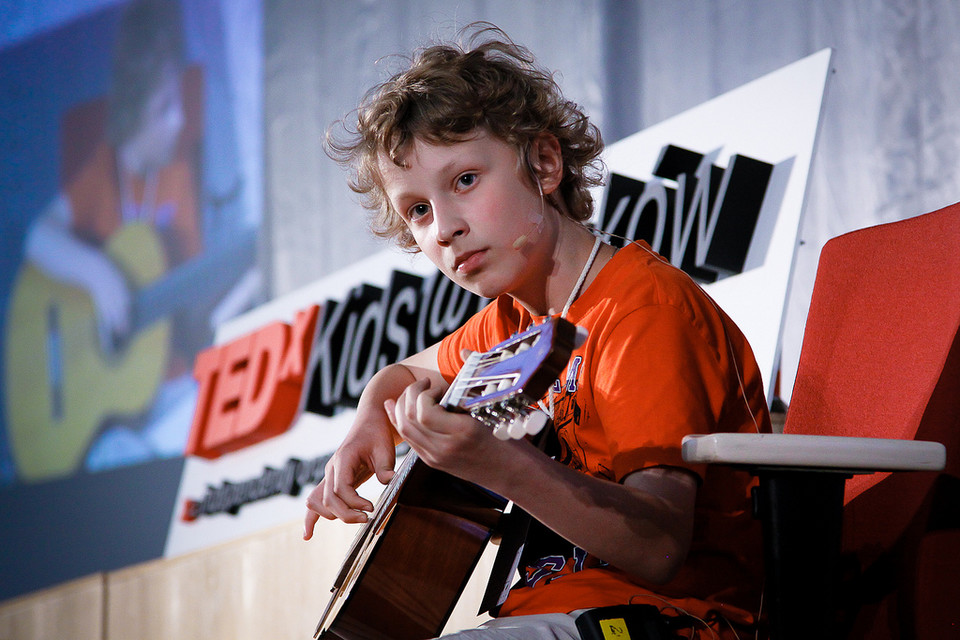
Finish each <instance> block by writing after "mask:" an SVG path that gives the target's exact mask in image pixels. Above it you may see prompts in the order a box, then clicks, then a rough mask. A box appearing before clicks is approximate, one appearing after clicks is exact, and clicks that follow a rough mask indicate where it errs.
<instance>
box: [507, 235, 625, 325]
mask: <svg viewBox="0 0 960 640" xmlns="http://www.w3.org/2000/svg"><path fill="white" fill-rule="evenodd" d="M560 220H561V224H560V225H559V228H558V234H557V241H556V244H555V248H554V254H553V271H552V272H551V273H550V275H549V276H548V277H547V278H546V280H545V282H543V286H542V287H540V288H539V289H538V291H539V293H540V296H539V297H540V300H539V301H535V300H532V299H524V300H521V299H519V298H517V302H518V303H520V305H521V306H523V307H524V308H525V309H526V310H527V311H528V312H529V313H530V314H531V315H533V316H535V317H540V316H554V315H558V314H560V313H561V312H562V311H563V309H564V307H565V306H566V304H567V302H568V301H569V300H571V298H572V299H574V300H575V299H576V298H577V297H579V296H580V295H581V294H582V293H583V292H584V291H586V289H587V288H588V287H589V286H590V283H591V282H593V280H594V279H595V278H596V276H597V274H598V273H599V272H600V270H601V269H602V268H603V265H604V264H606V263H607V262H608V261H609V260H610V257H611V256H612V255H613V248H612V247H610V246H609V245H606V244H602V245H601V246H600V249H599V252H598V253H597V255H596V257H595V258H594V260H593V261H592V264H591V265H589V267H588V265H587V262H588V260H589V259H590V254H591V252H592V251H593V245H594V242H595V239H596V238H595V236H594V235H593V234H592V233H590V231H589V230H587V228H586V227H584V226H583V225H582V224H581V223H579V222H576V221H574V220H572V219H570V218H567V217H561V218H560ZM584 269H586V270H587V273H586V275H584V277H583V282H582V284H581V285H580V287H579V290H578V291H574V289H575V288H577V283H578V281H579V280H580V277H581V275H582V272H583V271H584Z"/></svg>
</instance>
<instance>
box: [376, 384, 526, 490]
mask: <svg viewBox="0 0 960 640" xmlns="http://www.w3.org/2000/svg"><path fill="white" fill-rule="evenodd" d="M442 397H443V390H442V389H438V388H432V387H431V386H430V381H429V380H418V381H416V382H414V383H413V384H411V385H410V386H408V387H407V388H406V390H404V392H403V393H402V394H400V396H399V397H398V398H397V399H396V400H395V401H393V400H387V401H386V402H385V403H384V408H385V409H386V412H387V416H388V417H389V418H390V421H391V422H392V423H393V426H394V427H395V428H396V429H397V431H398V432H399V433H400V435H401V436H402V437H403V438H404V440H406V441H407V442H408V443H409V444H410V446H411V447H413V449H414V450H415V451H416V452H417V454H418V455H419V456H420V458H421V460H423V461H424V462H425V463H426V464H428V465H429V466H431V467H433V468H434V469H439V470H440V471H446V472H447V473H450V474H452V475H455V476H457V477H459V478H462V479H464V480H469V481H471V482H475V483H477V484H480V485H484V486H486V485H485V480H487V479H488V477H489V476H490V475H491V473H492V472H493V469H494V468H495V467H496V464H497V460H498V459H502V458H499V456H500V455H504V454H505V453H506V452H507V451H508V448H509V445H510V443H508V442H504V441H501V440H498V439H497V438H495V437H494V436H493V434H492V432H491V431H490V429H488V428H487V427H485V426H484V425H483V424H482V423H481V422H479V421H478V420H476V419H475V418H473V417H471V416H470V415H468V414H465V413H456V412H452V411H447V410H446V409H444V408H443V407H442V406H441V405H440V404H439V403H440V399H441V398H442ZM493 474H494V475H495V472H493Z"/></svg>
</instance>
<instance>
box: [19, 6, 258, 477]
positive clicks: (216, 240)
mask: <svg viewBox="0 0 960 640" xmlns="http://www.w3.org/2000/svg"><path fill="white" fill-rule="evenodd" d="M218 11H219V9H218V5H217V4H215V3H193V2H183V3H181V2H177V1H169V0H165V1H164V0H136V1H134V2H129V3H122V4H120V5H118V6H114V7H111V8H109V9H106V10H101V11H98V12H95V13H93V14H90V15H88V16H85V17H82V18H79V19H77V20H76V21H74V22H71V23H69V24H68V25H66V26H64V27H61V28H59V29H57V30H55V31H52V32H48V33H46V34H43V35H41V36H39V37H37V38H34V39H33V40H30V41H28V42H26V43H23V44H20V45H18V46H15V47H13V48H10V49H8V50H7V51H4V52H0V56H2V57H3V58H4V61H3V63H2V64H3V67H4V68H5V69H16V70H17V71H15V72H11V73H6V72H5V73H4V76H3V79H2V80H0V83H2V84H3V85H6V86H4V87H3V89H2V90H3V93H4V95H6V96H18V98H17V99H14V100H12V101H6V100H5V101H4V102H5V103H6V104H5V105H4V106H3V107H2V110H3V111H5V112H6V113H5V114H4V117H3V119H4V121H5V122H16V123H18V125H17V126H16V127H14V128H13V130H12V131H8V132H7V133H6V134H5V135H4V138H3V140H2V143H0V157H2V159H3V163H4V166H5V167H11V168H12V171H7V170H5V174H7V175H6V176H5V178H4V184H2V185H0V189H2V192H3V194H4V197H3V204H2V205H0V207H3V209H4V211H3V213H2V216H3V218H4V219H5V220H9V221H10V222H11V225H10V226H11V227H12V229H11V232H12V233H10V234H7V233H6V232H5V233H4V235H8V237H7V238H5V239H4V242H12V243H16V244H17V245H18V246H15V247H14V249H13V251H5V252H3V253H4V256H3V258H2V260H3V262H2V263H0V308H3V310H4V316H3V320H2V321H0V329H2V331H0V346H2V354H3V360H2V385H3V386H2V390H3V394H2V398H3V399H2V419H0V436H2V438H0V484H16V483H35V482H42V481H47V480H53V479H58V478H63V477H65V476H70V475H72V474H75V473H78V472H81V471H84V472H97V471H102V470H105V469H113V468H117V467H122V466H128V465H131V464H136V463H140V462H144V461H147V460H151V459H156V458H163V457H171V456H177V455H182V453H183V448H184V444H185V441H186V436H187V432H188V430H189V425H190V416H191V414H192V411H193V407H194V404H195V396H196V382H195V381H194V380H193V377H192V375H191V369H192V363H193V358H194V356H195V354H196V353H197V351H198V350H199V349H201V348H203V347H205V346H207V345H208V344H209V342H210V339H211V336H212V330H213V328H214V325H215V323H216V322H217V321H218V320H219V319H223V318H227V317H230V316H231V315H234V314H236V313H238V312H240V311H243V310H245V309H246V308H249V306H250V305H251V304H252V303H253V302H254V301H255V300H256V299H257V296H258V294H259V292H258V289H259V277H258V272H257V269H256V265H255V263H254V254H255V252H254V244H255V243H254V240H255V231H256V228H257V226H258V223H259V210H258V208H259V199H258V198H255V197H254V194H253V193H252V189H251V187H253V186H254V185H255V184H256V183H257V182H258V180H259V176H257V175H253V174H251V172H250V171H249V166H246V167H245V166H242V165H241V162H240V152H239V142H240V141H241V140H242V139H243V136H244V135H250V131H249V130H245V129H244V127H247V128H249V129H250V130H253V131H258V130H259V129H258V127H259V125H258V124H257V123H254V122H240V120H239V119H238V117H237V114H238V113H240V112H241V111H242V109H241V107H242V106H243V105H238V104H236V102H235V99H234V96H235V95H237V94H238V92H237V91H235V90H234V91H229V90H228V89H229V88H231V87H234V88H235V85H236V78H234V77H232V76H231V69H230V65H229V55H228V52H226V51H225V50H224V48H223V46H222V43H223V41H224V38H223V33H222V24H221V22H220V18H221V16H220V14H219V13H218ZM246 81H251V80H249V79H248V80H246ZM241 95H242V94H241ZM5 224H6V223H5Z"/></svg>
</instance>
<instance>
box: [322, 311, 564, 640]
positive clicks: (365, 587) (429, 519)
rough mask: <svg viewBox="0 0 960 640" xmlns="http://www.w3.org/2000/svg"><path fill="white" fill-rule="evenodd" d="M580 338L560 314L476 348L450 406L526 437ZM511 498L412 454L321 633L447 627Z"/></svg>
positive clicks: (501, 433)
mask: <svg viewBox="0 0 960 640" xmlns="http://www.w3.org/2000/svg"><path fill="white" fill-rule="evenodd" d="M578 336H579V334H578V333H577V329H576V327H574V325H572V324H570V323H569V322H567V321H566V320H563V319H560V318H554V319H549V320H547V322H545V323H544V324H543V325H538V326H537V327H534V328H532V329H529V330H527V331H525V332H523V333H521V334H519V335H517V336H514V337H513V338H511V339H509V340H507V341H505V342H503V343H501V344H499V345H497V346H496V347H494V348H493V349H491V350H490V351H489V352H487V353H484V354H479V353H478V354H473V355H471V356H470V358H468V360H467V362H466V363H465V364H464V366H463V369H461V371H460V373H459V374H458V375H457V378H456V380H454V381H453V384H451V385H450V388H449V389H448V390H447V393H446V394H445V395H444V397H443V399H442V400H441V404H442V405H443V406H444V407H445V408H447V409H448V410H450V411H460V412H469V413H470V414H471V415H472V416H474V417H475V418H477V419H478V420H480V421H481V422H483V423H484V424H486V425H487V426H490V427H491V428H492V429H493V431H494V434H495V435H497V437H501V438H504V439H505V438H507V437H514V438H516V437H523V435H524V434H523V433H522V429H521V430H520V431H517V430H515V429H513V428H512V427H514V426H516V425H518V424H521V423H523V424H530V422H531V421H527V420H526V416H527V415H528V414H529V413H530V404H532V403H534V402H536V401H537V400H538V399H539V398H541V397H542V396H543V394H544V393H546V391H547V389H548V388H549V386H550V385H552V384H553V381H554V380H556V379H557V376H558V374H559V373H560V371H561V370H562V369H563V367H564V366H565V365H566V363H567V361H568V360H569V358H570V353H571V352H572V350H573V349H574V348H575V346H576V341H577V339H578ZM540 424H541V425H542V422H541V423H540ZM508 425H509V427H510V428H508ZM526 435H532V432H530V431H527V432H526ZM506 506H507V500H506V499H504V498H503V497H501V496H499V495H496V494H494V493H491V492H489V491H487V490H486V489H483V488H482V487H479V486H477V485H475V484H473V483H470V482H466V481H464V480H460V479H458V478H456V477H454V476H451V475H449V474H447V473H444V472H441V471H437V470H435V469H432V468H431V467H429V466H428V465H426V464H425V463H424V462H422V461H421V460H420V459H419V457H418V456H417V454H416V452H415V451H410V452H408V453H407V456H406V458H405V459H404V461H403V463H402V464H401V466H400V468H399V469H398V470H397V472H396V474H395V475H394V477H393V479H392V480H391V481H390V483H389V484H388V485H387V486H386V488H384V490H383V493H382V494H381V496H380V500H379V502H378V504H377V507H376V509H375V510H374V513H373V514H372V515H371V517H370V520H369V521H368V522H367V523H366V524H365V525H364V526H363V529H362V530H361V531H360V533H359V535H358V536H357V538H356V540H355V541H354V543H353V547H352V548H351V550H350V552H349V554H348V555H347V558H346V560H345V562H344V565H343V567H342V568H341V570H340V574H339V575H338V577H337V579H336V581H335V582H334V586H333V589H332V591H333V597H332V598H331V599H330V601H329V603H328V604H327V608H326V610H325V611H324V613H323V615H322V616H321V618H320V623H319V624H318V625H317V630H316V633H315V634H314V637H316V638H320V639H331V640H426V639H428V638H434V637H436V636H437V635H439V634H440V633H441V631H442V630H443V627H444V625H445V624H446V622H447V619H448V618H449V616H450V613H451V612H452V610H453V608H454V606H455V605H456V603H457V600H458V599H459V597H460V593H461V592H462V591H463V587H464V586H465V585H466V583H467V580H468V579H469V578H470V575H471V574H472V573H473V570H474V568H475V567H476V565H477V562H478V561H479V559H480V556H481V555H482V553H483V551H484V549H485V548H486V545H487V542H488V541H489V540H490V537H491V536H492V535H494V534H495V533H497V528H498V525H500V523H501V521H502V518H503V517H504V510H505V508H506Z"/></svg>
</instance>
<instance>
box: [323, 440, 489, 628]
mask: <svg viewBox="0 0 960 640" xmlns="http://www.w3.org/2000/svg"><path fill="white" fill-rule="evenodd" d="M408 455H413V454H412V453H411V454H408ZM408 471H409V473H408V475H406V479H405V482H403V486H402V488H401V489H400V491H399V493H397V495H396V496H395V499H394V500H393V501H392V502H391V504H389V505H384V506H385V508H386V511H387V513H386V517H385V518H384V519H383V520H382V521H380V522H377V523H376V525H375V527H372V528H371V530H370V531H369V532H368V535H369V539H367V540H364V542H365V545H364V547H363V548H362V549H360V548H356V549H355V552H357V553H358V557H356V558H353V560H355V561H360V562H361V564H362V566H358V567H356V569H357V570H356V572H355V573H353V574H351V575H348V576H346V577H347V579H348V583H347V584H344V585H343V586H342V588H340V589H338V590H337V593H336V595H335V596H334V598H333V599H332V600H331V603H330V606H329V607H328V614H329V615H335V616H336V619H335V620H334V621H333V624H332V626H330V627H329V628H328V629H325V630H323V632H322V634H321V635H320V637H321V638H331V639H335V640H383V639H385V638H391V639H393V640H416V639H422V638H433V637H435V636H437V635H439V634H440V632H441V631H442V630H443V626H444V625H445V624H446V621H447V619H448V618H449V616H450V613H451V611H452V610H453V607H454V605H456V603H457V599H458V598H459V597H460V593H461V592H462V591H463V587H464V586H465V584H466V581H467V579H468V578H469V577H470V575H471V574H472V573H473V570H474V568H475V567H476V564H477V562H478V561H479V559H480V556H481V554H482V553H483V551H484V549H485V548H486V545H487V542H488V541H489V539H490V536H491V535H492V534H493V532H494V529H495V527H496V525H497V522H498V521H499V519H500V516H501V514H502V513H503V509H504V507H505V506H506V500H504V499H503V498H501V497H500V496H497V495H495V494H491V493H489V492H487V491H485V490H484V489H481V488H480V487H478V486H476V485H473V484H471V483H468V482H464V481H462V480H460V479H458V478H455V477H453V476H450V475H448V474H446V473H443V472H441V471H436V470H434V469H431V468H430V467H428V466H427V465H426V464H424V463H423V462H422V461H420V460H419V459H418V460H415V461H414V462H413V463H412V465H411V466H410V468H409V470H408ZM385 491H389V489H387V490H385Z"/></svg>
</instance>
